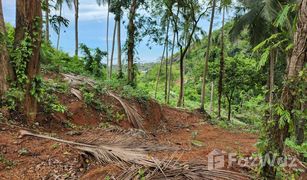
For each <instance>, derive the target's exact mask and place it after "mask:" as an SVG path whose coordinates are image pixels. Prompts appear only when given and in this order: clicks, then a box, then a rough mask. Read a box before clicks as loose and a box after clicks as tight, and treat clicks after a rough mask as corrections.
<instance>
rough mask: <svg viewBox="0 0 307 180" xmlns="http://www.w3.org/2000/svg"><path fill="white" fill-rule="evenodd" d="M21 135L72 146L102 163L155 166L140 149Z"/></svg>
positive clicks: (38, 135) (142, 149)
mask: <svg viewBox="0 0 307 180" xmlns="http://www.w3.org/2000/svg"><path fill="white" fill-rule="evenodd" d="M20 135H21V137H24V136H33V137H39V138H43V139H49V140H53V141H57V142H60V143H64V144H69V145H72V146H73V147H74V148H76V149H78V150H80V151H83V152H85V153H88V154H91V155H92V156H93V157H95V159H96V160H97V161H99V162H100V163H117V164H119V165H126V164H137V165H141V166H154V165H155V162H154V161H153V160H152V158H151V157H149V156H148V154H147V153H146V151H147V150H146V149H144V148H140V147H135V146H126V145H120V144H115V145H104V144H100V145H93V144H85V143H78V142H74V141H68V140H63V139H58V138H54V137H50V136H46V135H40V134H34V133H31V132H29V131H26V130H21V131H20Z"/></svg>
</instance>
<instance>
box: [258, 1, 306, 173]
mask: <svg viewBox="0 0 307 180" xmlns="http://www.w3.org/2000/svg"><path fill="white" fill-rule="evenodd" d="M306 12H307V0H302V1H301V3H300V5H299V12H298V20H297V24H296V27H297V28H296V29H297V30H296V32H295V34H294V48H293V51H292V54H291V56H290V57H289V59H288V63H287V72H286V77H285V79H286V83H284V87H283V91H282V95H281V103H282V105H283V106H284V108H285V110H286V111H288V112H289V113H290V115H291V118H292V119H293V118H294V117H293V114H292V111H293V110H295V109H300V107H297V104H299V103H298V100H299V99H300V98H302V97H299V96H298V94H299V93H297V92H296V91H297V86H294V85H293V84H292V83H295V82H296V81H297V79H298V76H299V73H300V71H302V70H303V68H304V67H305V66H306V61H307V43H306V37H307V13H306ZM297 83H304V82H297ZM274 119H275V124H274V126H273V127H272V128H270V129H268V132H267V138H268V147H267V148H266V152H264V153H268V152H273V153H276V154H277V155H278V156H282V154H283V150H284V141H285V139H286V138H287V137H288V136H289V123H288V122H285V123H286V124H285V126H283V127H282V128H280V127H279V119H280V117H278V116H276V117H274ZM262 176H264V177H265V178H267V179H275V176H276V166H270V165H269V164H268V163H266V164H265V166H264V167H263V169H262Z"/></svg>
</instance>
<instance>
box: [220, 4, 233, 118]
mask: <svg viewBox="0 0 307 180" xmlns="http://www.w3.org/2000/svg"><path fill="white" fill-rule="evenodd" d="M231 3H232V2H231V0H221V7H220V11H222V29H221V57H220V58H221V59H220V74H219V83H218V118H220V117H221V104H222V93H223V77H224V69H225V67H224V64H225V56H224V55H225V54H224V46H225V43H224V25H225V11H226V9H227V8H228V7H229V6H230V5H231Z"/></svg>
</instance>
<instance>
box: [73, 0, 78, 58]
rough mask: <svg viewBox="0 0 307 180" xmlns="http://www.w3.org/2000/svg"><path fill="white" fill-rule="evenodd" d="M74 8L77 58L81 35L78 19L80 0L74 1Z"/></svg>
mask: <svg viewBox="0 0 307 180" xmlns="http://www.w3.org/2000/svg"><path fill="white" fill-rule="evenodd" d="M74 8H75V56H78V50H79V35H78V34H79V33H78V28H79V27H78V24H79V22H78V19H79V0H74Z"/></svg>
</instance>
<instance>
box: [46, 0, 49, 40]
mask: <svg viewBox="0 0 307 180" xmlns="http://www.w3.org/2000/svg"><path fill="white" fill-rule="evenodd" d="M46 8H47V9H46V41H47V43H49V36H50V34H49V0H46Z"/></svg>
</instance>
